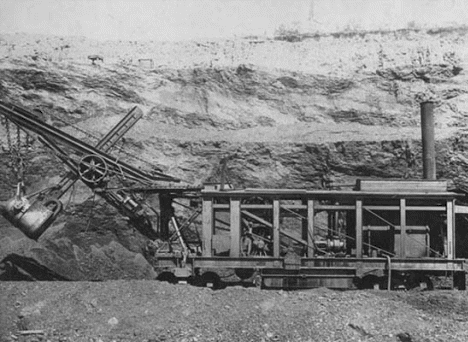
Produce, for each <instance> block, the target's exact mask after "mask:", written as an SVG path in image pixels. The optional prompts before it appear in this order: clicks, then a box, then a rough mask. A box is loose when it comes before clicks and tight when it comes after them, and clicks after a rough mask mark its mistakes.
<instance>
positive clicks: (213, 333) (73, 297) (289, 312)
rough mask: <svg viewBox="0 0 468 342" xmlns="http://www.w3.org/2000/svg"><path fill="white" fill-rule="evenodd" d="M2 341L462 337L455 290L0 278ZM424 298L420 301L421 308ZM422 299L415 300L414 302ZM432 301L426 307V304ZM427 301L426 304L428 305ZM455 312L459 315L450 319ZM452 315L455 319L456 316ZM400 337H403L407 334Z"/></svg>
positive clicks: (416, 341)
mask: <svg viewBox="0 0 468 342" xmlns="http://www.w3.org/2000/svg"><path fill="white" fill-rule="evenodd" d="M0 289H1V291H0V302H1V303H2V308H3V310H2V313H1V316H0V317H1V320H0V332H1V334H2V337H3V341H11V340H12V339H13V337H12V335H14V336H16V338H18V337H19V339H18V340H20V341H33V340H35V339H36V338H37V337H31V336H29V337H28V336H26V337H24V336H20V335H19V333H18V330H41V331H42V333H41V334H39V335H38V337H40V338H41V339H44V340H50V341H89V340H96V341H98V340H101V341H113V340H117V341H119V340H120V341H362V340H366V341H379V342H380V341H392V342H395V341H414V342H423V341H424V342H426V341H428V342H429V341H466V338H467V333H466V331H467V330H466V326H465V325H466V321H467V320H468V316H467V314H466V312H458V311H457V313H456V314H455V313H453V312H450V311H447V312H444V315H441V314H439V313H437V312H436V311H432V310H425V309H424V308H423V309H421V308H420V307H418V306H414V305H413V304H411V302H412V301H417V302H419V303H426V304H428V303H432V302H434V301H439V302H440V303H449V302H454V301H456V300H457V298H459V297H460V295H459V294H458V293H457V292H434V293H430V292H410V293H405V294H400V293H382V292H379V291H377V292H373V291H369V292H364V291H348V292H336V291H331V290H327V289H323V288H321V289H316V290H309V291H303V292H283V291H261V290H258V289H256V288H242V287H232V288H227V289H224V290H219V291H212V290H209V289H206V288H196V287H191V286H186V285H170V284H167V283H160V282H152V281H125V282H124V281H117V282H93V283H87V282H79V283H77V282H47V283H43V282H41V283H24V282H23V283H15V282H3V283H0ZM426 304H422V305H426ZM420 306H421V305H420ZM429 307H430V305H429ZM426 308H427V307H426ZM455 316H456V317H455ZM454 318H457V319H454ZM404 338H406V340H405V339H404Z"/></svg>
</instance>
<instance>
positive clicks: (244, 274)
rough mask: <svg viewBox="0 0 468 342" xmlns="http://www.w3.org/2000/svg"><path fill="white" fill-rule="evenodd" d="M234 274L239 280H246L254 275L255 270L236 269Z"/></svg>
mask: <svg viewBox="0 0 468 342" xmlns="http://www.w3.org/2000/svg"><path fill="white" fill-rule="evenodd" d="M234 273H235V274H236V276H238V277H239V278H240V279H241V280H246V279H249V278H251V277H252V276H253V275H254V274H255V270H254V269H253V268H236V269H235V270H234Z"/></svg>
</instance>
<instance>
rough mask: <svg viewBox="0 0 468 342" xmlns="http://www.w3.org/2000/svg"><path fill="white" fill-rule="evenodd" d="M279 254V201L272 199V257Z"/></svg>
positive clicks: (277, 256)
mask: <svg viewBox="0 0 468 342" xmlns="http://www.w3.org/2000/svg"><path fill="white" fill-rule="evenodd" d="M279 256H280V201H279V200H277V199H275V200H273V257H274V258H279Z"/></svg>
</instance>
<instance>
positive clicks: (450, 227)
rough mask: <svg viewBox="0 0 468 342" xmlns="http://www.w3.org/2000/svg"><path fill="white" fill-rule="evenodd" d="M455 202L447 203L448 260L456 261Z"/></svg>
mask: <svg viewBox="0 0 468 342" xmlns="http://www.w3.org/2000/svg"><path fill="white" fill-rule="evenodd" d="M454 207H455V206H454V205H453V200H449V201H447V259H449V260H453V259H455V243H454V242H455V211H454Z"/></svg>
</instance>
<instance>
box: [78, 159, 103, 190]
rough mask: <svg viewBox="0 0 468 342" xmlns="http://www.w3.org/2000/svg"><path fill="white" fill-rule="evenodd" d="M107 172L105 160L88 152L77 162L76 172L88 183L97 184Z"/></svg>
mask: <svg viewBox="0 0 468 342" xmlns="http://www.w3.org/2000/svg"><path fill="white" fill-rule="evenodd" d="M107 172H108V168H107V164H106V162H105V160H104V159H103V158H101V157H99V156H97V155H94V154H90V155H87V156H84V157H83V158H81V160H80V162H79V164H78V173H79V175H80V177H81V179H82V180H83V181H84V182H85V183H87V184H89V185H98V184H99V183H101V182H102V181H103V180H104V178H105V177H106V175H107Z"/></svg>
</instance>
